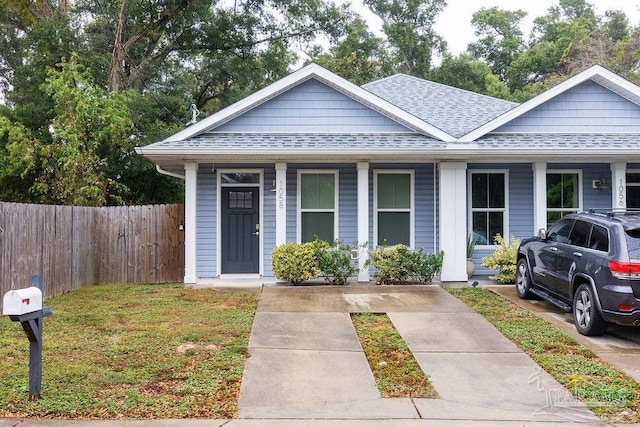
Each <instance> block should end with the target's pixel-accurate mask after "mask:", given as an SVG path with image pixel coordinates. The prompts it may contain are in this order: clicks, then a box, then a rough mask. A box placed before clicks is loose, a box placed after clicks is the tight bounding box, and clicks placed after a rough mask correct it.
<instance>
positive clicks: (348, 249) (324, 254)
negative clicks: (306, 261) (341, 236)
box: [313, 239, 359, 285]
mask: <svg viewBox="0 0 640 427" xmlns="http://www.w3.org/2000/svg"><path fill="white" fill-rule="evenodd" d="M313 243H314V245H315V248H316V258H317V259H318V267H319V268H320V272H321V274H322V277H324V279H325V280H326V281H327V282H328V283H329V284H331V285H346V284H347V281H348V280H349V277H351V276H353V275H354V274H356V273H357V272H358V271H359V270H358V268H357V267H356V266H355V265H354V264H353V260H352V259H351V253H352V252H353V251H358V245H347V244H344V243H343V242H342V241H341V240H336V241H335V242H333V245H332V246H331V245H329V243H327V242H325V241H324V240H320V239H316V240H315V241H314V242H313Z"/></svg>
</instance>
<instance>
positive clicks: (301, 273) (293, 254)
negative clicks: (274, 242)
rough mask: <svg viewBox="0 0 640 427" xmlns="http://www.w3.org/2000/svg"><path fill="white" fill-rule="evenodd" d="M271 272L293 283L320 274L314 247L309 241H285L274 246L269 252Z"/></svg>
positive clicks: (314, 277)
mask: <svg viewBox="0 0 640 427" xmlns="http://www.w3.org/2000/svg"><path fill="white" fill-rule="evenodd" d="M271 268H272V269H273V274H274V275H275V276H276V277H277V278H278V279H281V280H286V281H288V282H291V283H293V284H294V285H296V284H298V283H301V282H303V281H304V280H312V279H316V278H318V277H319V276H320V268H319V267H318V258H317V256H316V248H315V245H314V244H313V243H312V242H309V243H291V242H288V243H285V244H283V245H280V246H276V247H275V248H274V249H273V252H272V253H271Z"/></svg>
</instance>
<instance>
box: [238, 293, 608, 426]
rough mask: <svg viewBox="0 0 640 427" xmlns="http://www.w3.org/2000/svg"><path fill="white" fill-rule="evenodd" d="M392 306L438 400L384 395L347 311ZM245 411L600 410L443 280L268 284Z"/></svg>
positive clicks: (279, 415)
mask: <svg viewBox="0 0 640 427" xmlns="http://www.w3.org/2000/svg"><path fill="white" fill-rule="evenodd" d="M353 312H378V313H388V315H389V317H390V319H391V321H392V322H393V323H394V325H395V326H396V328H397V329H398V331H399V332H400V334H401V335H402V337H403V338H404V339H405V341H406V342H407V343H408V345H409V348H410V349H411V351H412V352H413V354H414V356H415V358H416V360H417V361H418V363H419V365H420V367H421V368H422V370H423V371H424V372H426V373H427V374H428V375H429V376H430V377H431V380H432V382H433V384H434V386H435V388H436V390H437V391H438V393H439V395H440V398H439V399H409V398H401V399H383V398H381V397H380V394H379V392H378V391H377V388H376V386H375V381H374V379H373V376H372V374H371V370H370V369H369V366H368V362H367V360H366V357H365V355H364V353H363V351H362V348H361V346H360V344H359V341H358V338H357V336H356V334H355V330H354V327H353V325H352V323H351V320H350V316H349V313H353ZM249 352H250V356H251V357H250V358H249V359H248V361H247V364H246V366H245V372H244V376H243V382H242V388H241V393H240V400H239V419H241V420H242V419H247V420H248V419H263V420H264V419H294V420H295V419H298V420H302V419H305V420H309V419H319V420H321V419H326V420H329V419H333V420H335V419H341V420H384V419H394V420H400V419H402V420H406V421H409V420H411V419H413V420H420V419H422V420H425V419H428V420H432V421H438V420H441V421H444V420H458V421H465V420H466V421H472V420H474V421H477V420H482V421H485V422H522V423H526V422H549V423H554V422H567V421H568V422H573V423H589V424H594V425H600V424H601V423H600V422H599V421H598V419H597V418H596V417H595V416H594V415H593V414H592V413H591V412H590V411H588V410H587V409H586V408H585V407H584V406H583V405H582V404H580V403H579V402H576V401H574V400H573V399H572V398H571V395H570V394H569V392H568V391H567V390H566V389H564V388H563V387H562V386H561V385H560V384H559V383H558V382H556V381H555V380H554V379H553V378H551V377H550V376H549V375H548V374H547V373H546V372H544V371H543V370H541V369H540V368H539V367H538V365H537V364H535V363H534V362H533V361H532V360H531V359H530V358H529V357H528V356H526V355H525V354H524V353H523V352H522V351H520V350H519V349H518V348H517V347H516V346H515V345H514V344H513V343H511V342H510V341H509V340H507V339H506V338H505V337H504V336H503V335H502V334H500V333H499V332H498V331H497V330H496V329H495V328H493V327H492V326H491V325H490V324H489V323H488V322H486V321H485V320H484V319H483V318H482V317H481V316H480V315H478V314H476V313H475V312H473V311H472V310H471V309H469V308H468V307H467V306H466V305H464V304H463V303H461V302H460V301H458V300H457V299H456V298H454V297H452V296H451V295H449V294H448V293H447V292H446V291H444V290H443V289H442V288H440V287H439V286H409V287H404V286H403V287H379V286H348V287H265V288H264V290H263V293H262V296H261V299H260V304H259V306H258V312H257V314H256V318H255V321H254V326H253V331H252V334H251V338H250V341H249Z"/></svg>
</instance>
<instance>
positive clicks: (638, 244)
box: [626, 229, 640, 259]
mask: <svg viewBox="0 0 640 427" xmlns="http://www.w3.org/2000/svg"><path fill="white" fill-rule="evenodd" d="M626 235H627V250H628V251H629V258H630V259H640V229H635V230H626Z"/></svg>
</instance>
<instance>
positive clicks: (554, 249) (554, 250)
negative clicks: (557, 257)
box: [549, 246, 558, 252]
mask: <svg viewBox="0 0 640 427" xmlns="http://www.w3.org/2000/svg"><path fill="white" fill-rule="evenodd" d="M549 250H550V251H551V252H558V248H556V247H555V246H552V247H550V248H549Z"/></svg>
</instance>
